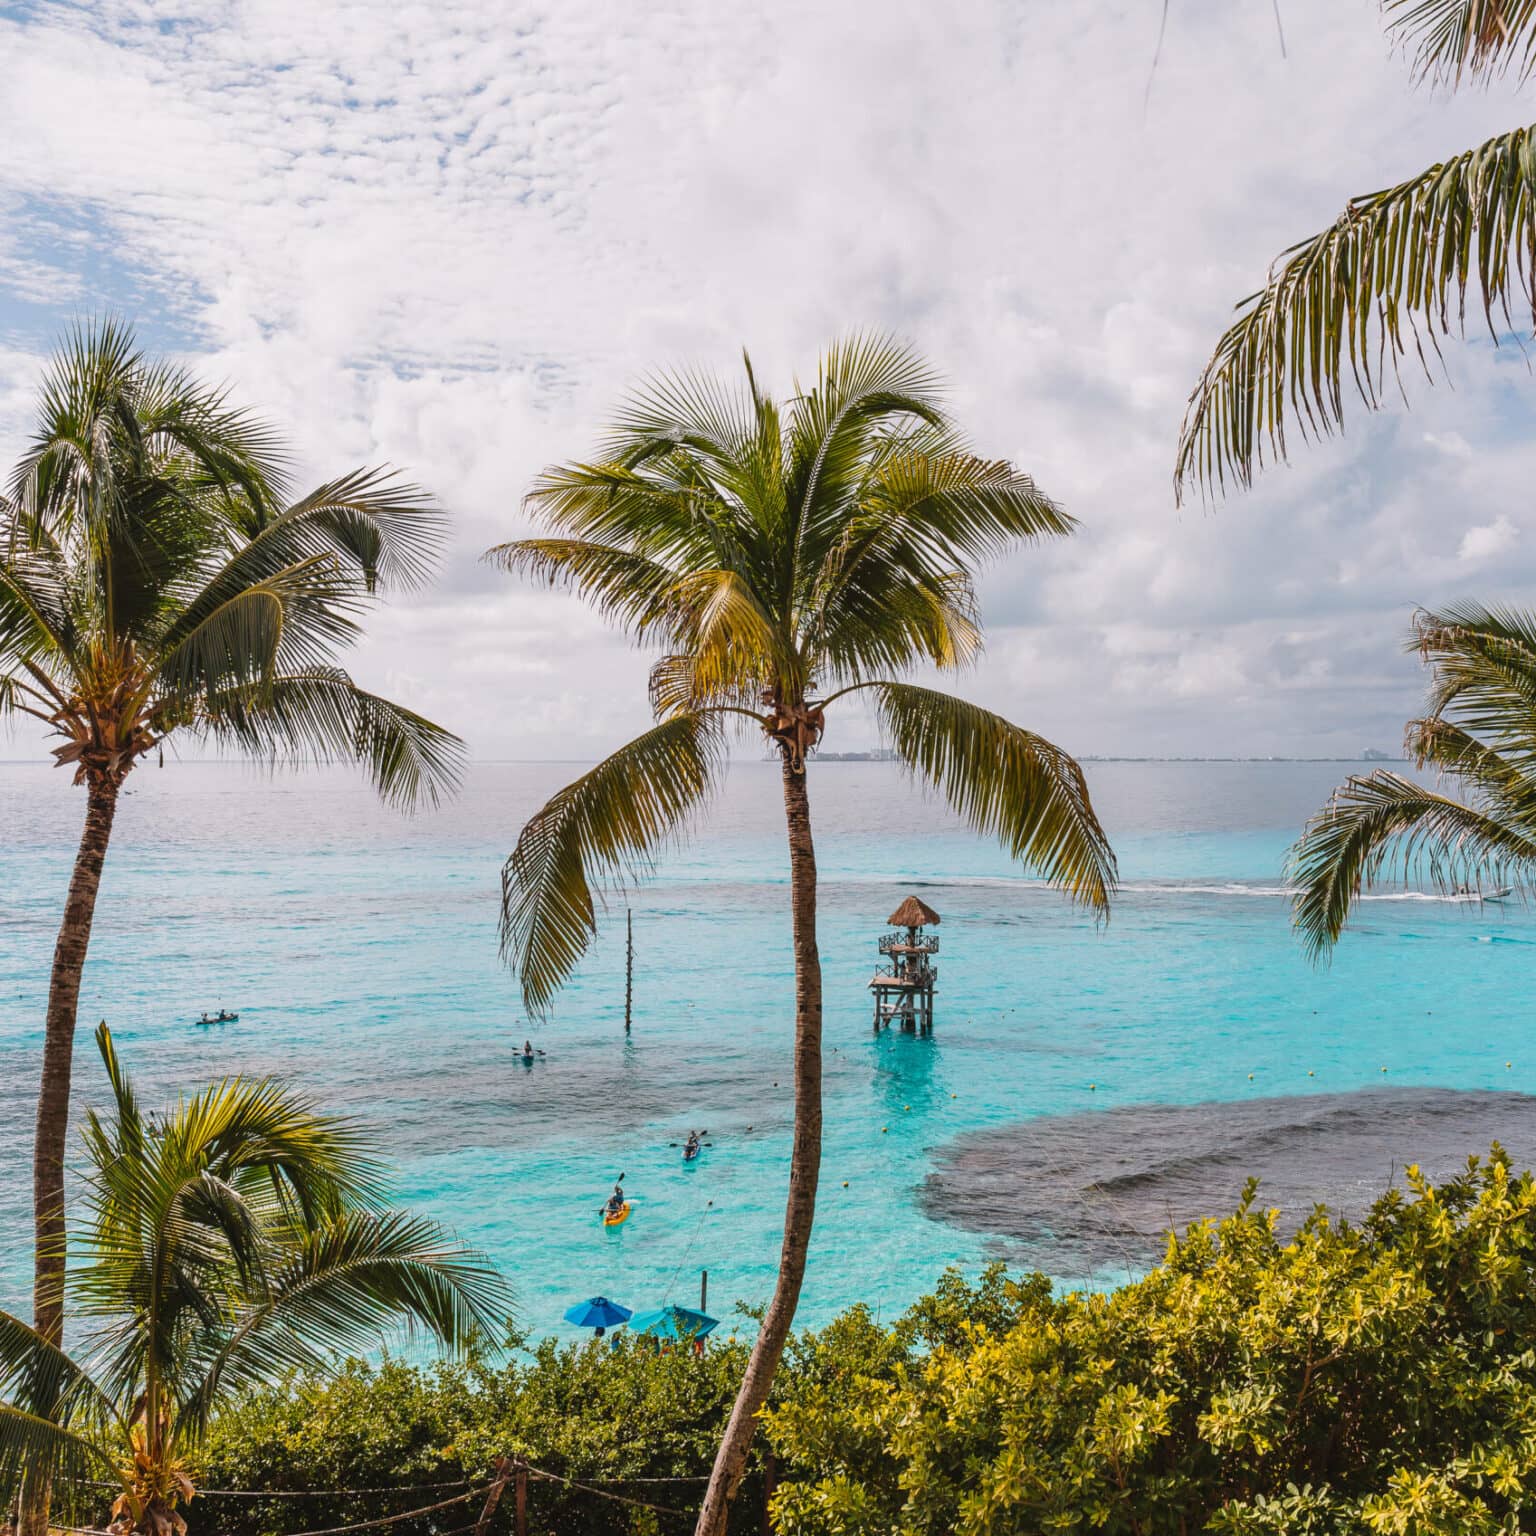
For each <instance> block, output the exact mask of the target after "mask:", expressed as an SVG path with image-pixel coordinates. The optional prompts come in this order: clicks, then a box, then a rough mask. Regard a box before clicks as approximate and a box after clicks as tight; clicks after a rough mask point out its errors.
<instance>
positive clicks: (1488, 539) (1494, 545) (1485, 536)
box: [1456, 516, 1520, 565]
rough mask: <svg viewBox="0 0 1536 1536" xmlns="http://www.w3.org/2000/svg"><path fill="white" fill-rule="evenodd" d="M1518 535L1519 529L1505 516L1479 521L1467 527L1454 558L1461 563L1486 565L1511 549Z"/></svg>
mask: <svg viewBox="0 0 1536 1536" xmlns="http://www.w3.org/2000/svg"><path fill="white" fill-rule="evenodd" d="M1519 537H1520V530H1519V529H1518V528H1516V527H1515V525H1514V524H1513V523H1512V522H1510V520H1509V519H1508V518H1507V517H1502V516H1501V517H1496V518H1495V519H1494V520H1493V521H1492V522H1491V523H1479V524H1478V525H1477V526H1476V527H1473V528H1469V529H1467V531H1466V532H1465V533H1464V534H1463V535H1462V538H1461V547H1460V549H1458V550H1457V551H1456V558H1457V559H1458V560H1460V561H1461V562H1462V564H1463V565H1487V563H1488V562H1489V561H1490V560H1493V559H1495V558H1497V557H1498V556H1499V555H1503V554H1507V553H1508V552H1509V551H1510V550H1511V549H1513V548H1514V547H1515V541H1516V540H1517V539H1518V538H1519Z"/></svg>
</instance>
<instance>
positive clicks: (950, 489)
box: [488, 336, 1115, 1536]
mask: <svg viewBox="0 0 1536 1536" xmlns="http://www.w3.org/2000/svg"><path fill="white" fill-rule="evenodd" d="M527 506H528V510H529V511H530V512H531V513H532V515H533V517H534V518H535V520H536V521H537V522H538V523H539V524H541V525H542V528H543V530H544V533H543V536H540V537H535V538H526V539H519V540H517V541H515V542H513V543H509V544H504V545H501V546H498V547H497V548H496V549H493V550H491V551H490V552H489V556H488V557H489V558H491V559H493V560H495V561H497V562H499V563H500V564H501V565H502V566H504V567H505V568H506V569H507V570H509V571H512V572H516V573H521V574H525V575H528V576H531V577H534V578H537V579H541V580H543V581H545V582H547V583H549V584H551V585H556V586H564V587H567V588H569V589H571V590H574V591H575V592H578V593H580V594H581V595H582V596H584V597H586V598H588V599H589V600H590V601H592V602H593V603H595V604H596V605H597V606H598V608H599V609H600V610H601V611H602V612H603V613H604V614H605V615H606V616H607V617H608V618H610V619H611V620H612V621H613V622H614V623H616V624H617V625H618V626H619V627H620V628H621V629H623V630H624V631H625V632H626V633H628V634H629V635H630V636H632V637H633V638H634V639H635V640H636V641H637V642H639V643H641V644H644V645H647V646H654V647H656V648H658V649H659V651H660V653H661V654H660V658H659V659H658V660H657V661H656V663H655V665H654V666H653V668H652V670H651V674H650V697H651V705H652V708H653V712H654V716H655V719H656V724H655V725H654V726H652V727H651V728H650V729H649V730H647V731H645V732H644V733H643V734H641V735H640V736H638V737H637V738H636V739H635V740H634V741H632V742H630V743H629V745H627V746H625V747H622V748H620V749H619V750H618V751H617V752H615V753H614V754H613V755H612V756H611V757H609V758H607V759H606V760H604V761H603V762H601V763H599V764H598V766H597V767H595V768H593V769H592V770H591V771H590V772H588V773H586V774H584V775H583V776H582V777H581V778H579V779H577V780H576V781H575V782H574V783H572V784H570V785H569V786H567V787H566V788H565V789H563V790H561V791H560V792H559V793H558V794H557V795H555V796H554V798H553V799H551V800H550V801H549V802H548V804H546V805H545V806H544V807H543V809H541V810H540V811H539V812H538V813H537V814H536V815H535V816H534V817H533V818H532V820H530V821H529V823H528V824H527V826H526V827H525V828H524V829H523V832H522V834H521V835H520V837H519V839H518V842H517V845H516V847H515V849H514V850H513V852H512V854H511V856H510V858H509V859H508V861H507V864H506V868H505V872H504V875H503V904H502V943H503V952H504V954H505V955H506V957H507V958H508V960H509V961H510V963H511V964H512V965H513V966H514V967H515V969H516V971H517V973H518V975H519V977H520V980H521V984H522V990H523V996H524V998H525V1000H526V1002H527V1004H528V1006H529V1008H530V1009H532V1010H542V1009H545V1008H547V1007H548V1006H549V1004H550V1003H551V1001H552V999H553V998H554V996H555V993H556V991H557V990H558V988H559V986H560V984H561V983H562V982H563V980H564V979H565V978H566V977H567V976H568V975H569V973H570V972H571V970H572V968H573V967H574V966H575V964H576V963H577V961H578V960H579V958H580V957H581V955H582V954H583V952H584V950H585V948H586V946H587V944H588V942H589V940H590V938H591V936H592V934H593V933H594V931H595V914H594V900H593V892H592V883H593V882H594V880H600V879H603V878H612V877H618V878H623V877H624V876H626V875H629V874H633V873H634V872H635V871H636V870H637V869H643V867H644V866H645V863H646V861H647V859H648V858H649V856H650V855H651V854H652V853H653V852H654V850H655V849H656V848H657V847H658V845H660V844H661V843H663V842H664V841H665V840H666V839H667V838H668V837H670V836H672V835H674V834H675V833H677V832H678V831H679V830H680V828H681V827H682V826H683V825H684V824H685V823H686V821H687V819H688V817H689V816H690V815H691V814H692V813H693V812H695V811H697V810H698V809H699V807H700V806H701V805H702V804H704V802H705V801H706V800H707V798H708V796H709V794H710V791H711V790H712V789H713V788H714V786H715V785H716V784H717V783H718V781H719V778H720V775H721V773H722V772H723V771H724V767H725V761H726V747H727V742H728V739H729V729H728V728H729V727H730V726H731V725H732V724H733V723H736V722H745V727H744V728H745V729H746V730H747V731H749V732H750V733H751V734H752V736H754V737H755V738H756V739H757V740H758V741H759V742H765V743H766V744H767V745H768V746H769V748H770V749H771V750H772V751H774V752H775V753H776V755H777V756H778V759H779V763H780V767H781V778H782V788H783V796H784V812H785V821H786V826H787V832H788V844H789V866H790V907H791V914H792V931H793V951H794V974H795V1009H794V1039H793V1049H794V1083H795V1124H794V1137H793V1145H792V1152H791V1161H790V1171H789V1196H788V1203H787V1209H786V1214H785V1223H784V1239H783V1248H782V1252H781V1255H780V1262H779V1271H778V1278H777V1282H776V1286H775V1290H774V1294H773V1297H772V1300H771V1302H770V1304H769V1306H768V1309H767V1312H766V1315H765V1317H764V1319H763V1322H762V1326H761V1328H760V1329H759V1331H758V1335H757V1340H756V1343H755V1345H754V1347H753V1350H752V1355H751V1359H750V1361H749V1363H748V1366H747V1369H746V1372H745V1375H744V1376H743V1378H742V1384H741V1390H740V1393H739V1395H738V1397H737V1400H736V1405H735V1408H734V1410H733V1412H732V1414H731V1417H730V1420H729V1423H728V1425H727V1427H726V1431H725V1433H724V1435H723V1436H722V1439H721V1443H720V1451H719V1456H718V1459H717V1461H716V1464H715V1471H714V1476H713V1477H712V1478H711V1481H710V1484H709V1487H708V1489H707V1490H706V1493H705V1497H704V1501H703V1505H702V1508H701V1511H700V1514H699V1524H698V1531H699V1533H700V1536H719V1533H720V1532H722V1531H723V1530H724V1528H725V1522H726V1518H727V1509H728V1506H729V1503H730V1501H731V1499H732V1497H733V1496H734V1494H735V1492H736V1490H737V1487H738V1485H739V1483H740V1481H741V1478H742V1475H743V1472H744V1469H745V1467H746V1462H747V1454H748V1449H749V1445H750V1442H751V1438H752V1435H753V1432H754V1430H755V1427H756V1423H757V1415H758V1411H759V1409H760V1408H761V1407H762V1405H763V1404H764V1402H765V1401H766V1400H767V1397H768V1393H769V1390H770V1387H771V1384H772V1380H773V1375H774V1371H775V1369H776V1368H777V1365H778V1361H779V1357H780V1355H781V1353H782V1351H783V1348H784V1345H785V1342H786V1340H787V1338H788V1336H789V1332H790V1327H791V1324H792V1322H793V1318H794V1313H795V1307H796V1303H797V1300H798V1298H799V1294H800V1288H801V1283H802V1280H803V1277H804V1272H805V1260H806V1250H807V1246H808V1244H809V1240H810V1234H811V1225H812V1220H813V1216H814V1212H815V1205H816V1185H817V1176H818V1170H819V1166H820V1156H821V1049H822V1047H821V1019H822V1005H821V965H820V959H819V955H818V951H817V940H816V856H815V848H814V843H813V839H812V833H811V807H810V797H809V793H808V767H809V763H810V760H811V759H812V758H813V756H814V752H815V749H816V747H817V745H818V743H820V742H821V740H822V739H823V734H824V732H825V729H826V725H827V712H828V710H830V709H831V708H832V707H833V706H834V705H838V704H851V703H852V702H853V701H854V700H855V699H858V698H862V699H864V700H866V701H868V703H869V704H870V705H872V707H873V709H874V712H875V715H876V718H877V719H878V721H879V724H880V727H881V729H882V730H883V732H884V734H885V736H886V738H887V740H888V741H889V743H890V745H891V746H892V748H893V749H894V751H895V753H896V755H897V756H898V757H899V758H900V760H901V761H902V762H903V763H904V764H906V765H907V767H908V768H910V769H911V770H912V772H913V773H914V774H915V775H916V776H917V777H918V778H920V779H921V780H922V781H923V782H925V783H928V784H931V785H933V786H934V787H935V788H936V789H937V790H939V791H940V792H941V793H942V794H943V795H944V796H945V797H946V798H947V799H948V800H949V802H950V803H951V804H952V805H953V806H954V807H955V809H956V810H957V811H958V812H959V813H960V814H961V815H962V816H964V817H965V818H966V820H967V821H968V822H969V823H970V824H971V825H972V826H973V827H975V828H976V829H977V830H978V831H980V832H983V833H985V834H989V835H994V836H996V837H998V838H1000V839H1001V841H1002V843H1003V845H1004V847H1006V848H1007V849H1008V851H1009V852H1010V853H1011V854H1013V855H1014V856H1015V857H1017V858H1019V859H1021V860H1023V861H1024V862H1025V863H1027V864H1028V865H1030V866H1032V867H1033V868H1035V869H1037V870H1038V871H1040V873H1041V874H1043V875H1044V876H1045V878H1046V879H1047V880H1049V881H1050V882H1051V883H1052V884H1054V885H1057V886H1059V887H1061V888H1063V889H1064V890H1066V891H1067V892H1069V893H1070V895H1071V896H1072V897H1073V898H1075V899H1076V900H1078V901H1080V902H1082V903H1084V904H1085V905H1086V906H1088V907H1089V908H1091V909H1092V910H1094V911H1095V912H1098V913H1100V914H1102V913H1105V912H1107V910H1108V906H1109V900H1110V894H1111V891H1112V889H1113V886H1114V882H1115V863H1114V858H1113V855H1112V853H1111V850H1110V847H1109V843H1108V840H1107V838H1106V837H1105V835H1104V832H1103V830H1102V828H1101V827H1100V825H1099V823H1098V820H1097V818H1096V816H1095V814H1094V810H1093V806H1092V804H1091V801H1090V798H1089V794H1088V788H1087V784H1086V782H1085V781H1084V778H1083V774H1082V771H1081V769H1080V768H1079V766H1078V764H1077V763H1076V762H1075V761H1074V760H1073V759H1072V758H1071V757H1069V756H1068V755H1067V753H1066V752H1064V751H1063V750H1062V749H1061V748H1060V747H1058V746H1056V745H1054V744H1053V743H1051V742H1049V741H1047V740H1045V739H1044V738H1042V737H1040V736H1038V735H1035V734H1033V733H1032V732H1030V731H1027V730H1025V729H1023V728H1021V727H1020V726H1017V725H1014V724H1012V723H1011V722H1010V721H1008V720H1006V719H1004V718H1003V717H1001V716H1000V715H997V714H994V713H992V712H991V711H989V710H985V709H982V708H979V707H978V706H976V705H974V704H969V703H965V702H962V701H961V700H959V699H957V698H955V697H954V696H952V695H951V694H949V693H947V692H944V691H941V690H939V689H935V688H931V687H924V686H919V685H918V684H915V683H911V682H907V681H903V680H901V678H900V674H902V673H905V672H908V671H911V670H912V669H914V668H917V667H928V668H933V669H937V670H939V671H941V672H942V671H954V670H957V669H959V668H961V667H963V666H965V665H966V664H967V663H968V662H971V661H972V660H974V659H975V658H976V656H977V655H978V654H979V652H980V649H981V643H982V633H981V624H980V617H979V613H978V606H977V599H976V590H975V576H976V572H977V571H978V569H979V568H980V567H981V565H982V564H983V563H984V562H986V561H987V560H989V559H991V558H993V557H995V556H997V555H999V554H1001V553H1002V552H1003V551H1005V550H1007V549H1009V548H1010V547H1012V546H1014V545H1016V544H1017V543H1019V542H1020V541H1027V540H1035V539H1041V538H1047V537H1060V536H1064V535H1066V534H1068V533H1070V532H1071V531H1072V528H1073V526H1074V523H1073V520H1072V519H1071V518H1070V517H1069V516H1068V515H1067V514H1066V513H1065V512H1063V511H1062V510H1061V508H1059V507H1058V506H1057V505H1056V504H1055V503H1054V502H1053V501H1051V500H1050V498H1049V497H1047V496H1046V495H1045V494H1044V493H1043V492H1041V491H1040V489H1039V488H1038V487H1037V486H1036V485H1035V483H1034V481H1033V480H1032V479H1030V477H1029V476H1028V475H1026V474H1024V473H1022V472H1021V471H1019V470H1017V469H1015V468H1014V467H1013V466H1012V465H1011V464H1008V463H1006V462H1004V461H1002V460H999V459H991V458H986V457H983V456H982V455H980V454H978V453H977V452H976V451H975V449H973V448H972V447H971V445H970V444H969V443H968V442H967V441H966V439H965V438H964V437H963V436H962V434H961V433H960V431H959V429H958V427H957V426H956V424H955V422H954V421H953V420H952V419H951V417H950V416H949V414H948V413H947V411H946V408H945V404H944V397H943V393H942V390H941V388H940V386H939V382H938V380H937V379H936V377H935V376H934V374H933V372H932V370H931V369H930V368H929V367H928V366H927V365H926V364H925V363H924V362H923V361H922V360H921V359H920V358H918V357H917V356H915V355H914V354H913V353H912V352H910V351H908V350H907V349H906V348H904V347H902V346H900V345H897V344H895V343H893V342H891V341H888V340H885V339H883V338H879V337H869V336H856V337H853V338H851V339H849V340H846V341H842V342H839V343H837V344H836V345H834V346H832V347H831V348H830V349H829V350H828V351H827V352H826V354H825V355H824V356H823V357H822V359H821V361H820V364H819V366H818V368H817V373H816V377H815V379H814V381H813V382H812V383H811V384H810V386H809V387H806V388H799V387H797V388H796V389H795V391H794V393H793V394H792V395H791V396H790V397H789V398H788V399H787V400H786V401H785V402H784V403H783V404H780V403H779V402H778V401H776V400H775V399H774V398H773V397H772V396H770V395H769V394H767V393H765V392H764V391H763V390H762V389H761V388H760V387H759V384H758V381H757V378H756V375H755V374H754V372H753V369H752V365H751V362H750V360H748V361H747V362H746V366H745V372H744V379H743V382H742V385H741V386H740V387H738V388H736V389H732V388H731V387H729V386H728V385H727V384H725V383H724V382H723V381H721V380H718V379H715V378H712V377H709V376H706V375H693V374H683V375H664V376H661V377H658V378H656V379H653V380H652V381H651V382H650V383H648V384H646V385H644V386H643V387H642V388H641V389H640V390H639V392H638V393H637V394H635V395H634V397H633V398H632V399H631V400H630V401H629V402H628V403H627V405H626V406H625V407H624V409H623V410H622V412H621V413H620V415H619V417H618V420H617V422H616V424H615V426H614V428H613V430H612V432H611V434H610V435H609V436H608V438H607V439H606V440H605V441H603V442H602V443H601V444H600V445H599V446H598V449H597V452H596V454H595V455H594V457H593V458H592V459H591V460H590V461H582V462H575V463H569V464H562V465H556V466H553V467H551V468H549V469H546V470H545V471H544V472H543V474H542V475H541V476H540V477H539V478H538V480H537V481H536V482H535V484H534V487H533V489H532V490H531V491H530V493H529V495H528V498H527ZM893 674H894V675H893Z"/></svg>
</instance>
